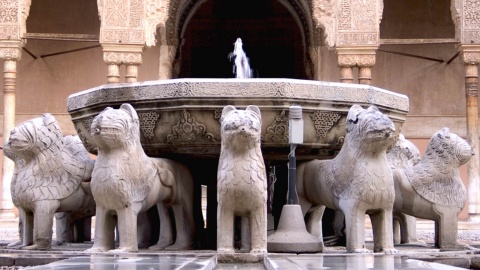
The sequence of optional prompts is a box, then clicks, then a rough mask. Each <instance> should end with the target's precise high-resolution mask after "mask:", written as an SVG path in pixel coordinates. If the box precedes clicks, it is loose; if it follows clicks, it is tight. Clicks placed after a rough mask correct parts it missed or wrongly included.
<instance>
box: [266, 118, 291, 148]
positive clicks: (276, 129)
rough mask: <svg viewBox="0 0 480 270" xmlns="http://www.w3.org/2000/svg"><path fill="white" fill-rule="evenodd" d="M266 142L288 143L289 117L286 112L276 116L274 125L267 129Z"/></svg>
mask: <svg viewBox="0 0 480 270" xmlns="http://www.w3.org/2000/svg"><path fill="white" fill-rule="evenodd" d="M265 142H272V143H288V116H286V115H285V110H283V111H282V112H281V113H280V114H279V115H277V116H275V120H274V121H273V123H272V124H271V125H270V126H268V127H267V134H266V135H265Z"/></svg>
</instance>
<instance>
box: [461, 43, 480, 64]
mask: <svg viewBox="0 0 480 270" xmlns="http://www.w3.org/2000/svg"><path fill="white" fill-rule="evenodd" d="M459 51H460V55H461V58H462V63H463V64H464V65H478V64H480V44H475V45H467V44H462V45H460V47H459Z"/></svg>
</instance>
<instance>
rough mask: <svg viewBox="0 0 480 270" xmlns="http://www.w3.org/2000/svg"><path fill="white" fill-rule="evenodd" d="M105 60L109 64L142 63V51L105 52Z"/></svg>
mask: <svg viewBox="0 0 480 270" xmlns="http://www.w3.org/2000/svg"><path fill="white" fill-rule="evenodd" d="M103 61H105V63H107V64H116V65H121V64H126V65H141V64H142V53H139V52H104V53H103Z"/></svg>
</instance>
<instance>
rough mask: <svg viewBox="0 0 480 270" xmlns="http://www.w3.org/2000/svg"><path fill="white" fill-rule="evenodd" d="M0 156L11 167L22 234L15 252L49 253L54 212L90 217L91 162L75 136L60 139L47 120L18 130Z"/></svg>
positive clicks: (40, 119) (52, 122) (46, 117)
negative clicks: (8, 160) (83, 212)
mask: <svg viewBox="0 0 480 270" xmlns="http://www.w3.org/2000/svg"><path fill="white" fill-rule="evenodd" d="M3 152H4V154H5V155H6V156H7V157H8V158H10V159H11V160H13V161H14V162H15V171H14V175H13V178H12V182H11V192H12V200H13V203H14V205H15V206H17V207H18V209H19V212H20V221H21V224H22V228H21V232H22V233H23V235H22V236H21V241H22V242H21V243H17V244H15V246H23V247H25V249H41V250H45V249H50V247H51V244H52V227H53V217H54V214H55V213H56V212H71V211H77V212H82V211H85V212H86V213H88V212H89V211H90V210H91V208H92V207H93V208H94V207H95V201H94V200H93V197H92V195H91V193H90V187H89V183H87V182H88V181H90V178H91V173H92V170H93V164H94V161H93V160H91V159H90V156H89V153H88V152H87V151H86V149H85V148H84V147H83V145H82V142H81V141H80V139H79V138H78V137H77V136H65V137H63V135H62V132H61V130H60V126H59V124H58V122H57V121H56V120H55V118H54V117H53V116H52V115H50V114H44V115H43V116H42V117H38V118H34V119H31V120H28V121H25V122H23V123H21V124H20V125H18V126H16V127H15V128H14V129H13V130H12V132H11V134H10V138H9V140H8V142H7V143H6V144H5V146H4V151H3ZM90 214H91V215H93V211H91V212H90ZM59 226H60V224H59ZM32 244H33V245H32Z"/></svg>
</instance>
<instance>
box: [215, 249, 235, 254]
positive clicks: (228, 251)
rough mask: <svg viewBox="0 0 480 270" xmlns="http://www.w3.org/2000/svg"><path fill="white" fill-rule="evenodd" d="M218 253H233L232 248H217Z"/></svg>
mask: <svg viewBox="0 0 480 270" xmlns="http://www.w3.org/2000/svg"><path fill="white" fill-rule="evenodd" d="M217 252H218V253H235V250H234V249H233V248H217Z"/></svg>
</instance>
